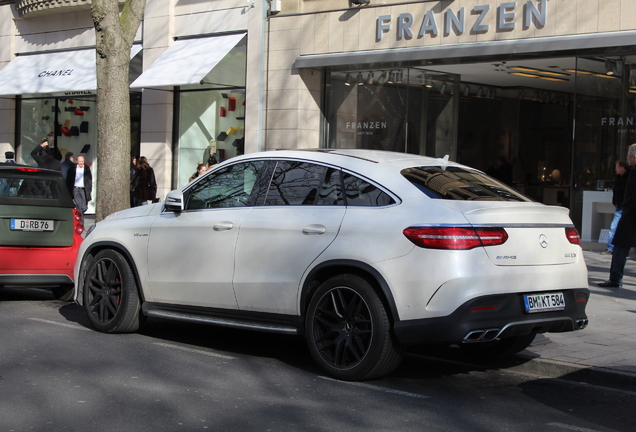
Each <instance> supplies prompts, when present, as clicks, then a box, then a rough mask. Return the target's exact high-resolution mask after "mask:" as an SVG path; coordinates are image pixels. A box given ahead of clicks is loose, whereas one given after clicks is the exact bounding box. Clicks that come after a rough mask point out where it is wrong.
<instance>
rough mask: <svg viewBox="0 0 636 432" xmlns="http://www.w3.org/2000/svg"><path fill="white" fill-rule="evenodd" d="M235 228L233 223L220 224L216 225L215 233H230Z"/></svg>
mask: <svg viewBox="0 0 636 432" xmlns="http://www.w3.org/2000/svg"><path fill="white" fill-rule="evenodd" d="M232 228H234V224H233V223H232V222H219V223H216V224H214V227H213V229H214V231H229V230H231V229H232Z"/></svg>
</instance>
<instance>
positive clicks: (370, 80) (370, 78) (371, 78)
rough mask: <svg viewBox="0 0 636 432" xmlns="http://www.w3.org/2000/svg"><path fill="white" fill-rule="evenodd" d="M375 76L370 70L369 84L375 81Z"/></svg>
mask: <svg viewBox="0 0 636 432" xmlns="http://www.w3.org/2000/svg"><path fill="white" fill-rule="evenodd" d="M373 77H374V75H373V72H369V75H367V84H369V85H371V84H373V81H374V78H373Z"/></svg>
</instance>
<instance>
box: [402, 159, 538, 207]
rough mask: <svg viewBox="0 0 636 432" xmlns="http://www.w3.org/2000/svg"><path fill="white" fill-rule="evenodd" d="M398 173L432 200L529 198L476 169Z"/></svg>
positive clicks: (417, 169)
mask: <svg viewBox="0 0 636 432" xmlns="http://www.w3.org/2000/svg"><path fill="white" fill-rule="evenodd" d="M402 175H403V176H404V177H405V178H406V179H407V180H408V181H410V182H411V183H412V184H413V185H414V186H415V187H417V188H418V189H419V190H421V191H422V192H423V193H424V194H426V195H427V196H429V197H431V198H435V199H448V200H467V201H531V200H530V199H529V198H527V197H525V196H523V195H521V194H520V193H518V192H516V191H515V190H513V189H512V188H510V187H508V186H506V185H505V184H503V183H501V182H499V181H497V180H495V179H493V178H491V177H488V176H487V175H486V174H484V173H482V172H480V171H476V170H470V169H466V168H462V167H454V166H449V167H441V166H421V167H413V168H407V169H404V170H402Z"/></svg>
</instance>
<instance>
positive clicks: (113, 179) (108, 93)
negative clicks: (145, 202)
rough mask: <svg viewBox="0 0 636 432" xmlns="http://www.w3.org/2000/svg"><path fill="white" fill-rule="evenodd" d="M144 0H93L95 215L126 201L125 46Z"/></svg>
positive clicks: (103, 214) (127, 115)
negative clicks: (95, 108)
mask: <svg viewBox="0 0 636 432" xmlns="http://www.w3.org/2000/svg"><path fill="white" fill-rule="evenodd" d="M145 3H146V2H145V0H127V1H126V3H125V5H124V9H123V12H122V13H121V15H120V12H119V2H118V1H117V0H93V2H92V6H91V14H92V17H93V23H94V25H95V37H96V51H97V55H96V62H97V183H98V184H97V194H96V196H97V205H96V214H95V218H96V221H97V222H99V221H100V220H102V219H103V218H104V217H106V216H108V215H109V214H111V213H114V212H116V211H119V210H123V209H125V208H128V207H129V206H130V195H129V194H130V148H131V142H130V140H131V136H130V93H129V83H128V71H129V66H130V48H131V47H132V43H133V42H134V37H135V33H136V32H137V29H138V28H139V23H140V22H141V17H142V16H143V9H144V7H145Z"/></svg>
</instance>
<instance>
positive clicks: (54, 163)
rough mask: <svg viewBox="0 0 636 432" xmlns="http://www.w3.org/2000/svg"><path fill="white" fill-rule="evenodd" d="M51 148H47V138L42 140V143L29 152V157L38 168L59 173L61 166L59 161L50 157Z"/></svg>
mask: <svg viewBox="0 0 636 432" xmlns="http://www.w3.org/2000/svg"><path fill="white" fill-rule="evenodd" d="M51 150H52V149H51V148H49V140H48V138H44V139H43V140H42V143H41V144H40V145H38V146H36V147H35V148H34V149H33V151H32V152H31V157H32V158H33V160H35V162H37V164H38V167H40V168H47V169H53V170H58V171H60V170H61V169H62V164H60V161H59V160H58V159H56V158H54V157H53V156H52V153H51Z"/></svg>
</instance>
